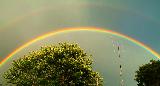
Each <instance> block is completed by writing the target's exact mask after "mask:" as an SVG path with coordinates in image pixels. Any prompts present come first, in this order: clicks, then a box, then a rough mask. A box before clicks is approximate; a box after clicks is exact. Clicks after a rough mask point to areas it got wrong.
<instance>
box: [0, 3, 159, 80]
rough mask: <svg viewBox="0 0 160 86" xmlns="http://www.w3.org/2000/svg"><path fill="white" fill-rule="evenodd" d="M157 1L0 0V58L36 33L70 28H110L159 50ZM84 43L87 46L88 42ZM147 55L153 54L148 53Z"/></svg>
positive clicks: (36, 34) (32, 37)
mask: <svg viewBox="0 0 160 86" xmlns="http://www.w3.org/2000/svg"><path fill="white" fill-rule="evenodd" d="M159 3H160V1H159V0H152V1H151V0H0V61H2V59H4V58H5V57H6V56H7V55H8V54H9V53H11V52H12V51H14V50H15V49H16V48H17V47H19V46H21V45H23V44H25V43H26V42H28V41H29V40H31V39H34V38H35V37H37V36H40V35H43V34H45V33H48V32H51V31H55V30H58V29H62V28H73V27H98V28H103V29H106V30H113V31H116V32H119V33H122V34H125V35H128V36H130V37H132V38H134V39H136V40H138V41H140V42H142V43H144V44H146V45H147V46H149V47H151V48H152V49H153V50H155V51H156V52H158V53H160V45H159V44H160V40H159V38H160V26H159V25H160V16H159V15H160V11H159V8H160V5H159ZM88 34H89V33H88ZM87 36H88V35H87ZM90 36H91V35H90ZM95 36H96V37H97V36H98V35H95ZM62 37H63V36H62ZM77 37H78V38H79V36H77ZM96 37H94V38H96ZM75 38H76V37H75ZM84 38H85V37H82V38H79V40H78V41H77V42H80V43H82V44H81V45H83V46H84V44H83V43H84V42H82V41H83V40H84ZM102 38H103V37H102ZM65 39H67V38H65ZM90 39H91V38H90ZM61 40H64V38H63V39H61ZM70 40H71V39H70ZM74 40H75V39H73V40H72V41H74ZM92 41H93V40H92ZM101 41H102V40H101ZM87 43H88V45H90V42H87ZM104 43H106V42H104ZM122 43H123V42H122ZM128 43H130V42H127V44H128ZM131 44H132V43H131ZM123 45H125V43H124V44H123ZM126 46H127V45H126ZM133 46H134V44H133ZM133 46H130V47H133ZM97 47H99V46H97ZM84 48H88V47H84ZM136 48H138V49H140V50H141V48H139V47H134V49H133V50H135V49H136ZM89 49H90V48H89ZM96 49H97V48H96ZM96 49H95V51H97V52H98V49H97V50H96ZM126 49H129V50H130V49H131V48H129V47H127V48H126ZM93 50H94V49H93ZM110 50H112V49H110ZM131 51H132V50H131ZM131 51H130V52H131ZM142 51H143V50H142ZM132 52H133V51H132ZM134 52H135V51H134ZM144 52H145V50H144V51H143V52H142V53H144ZM130 54H131V53H127V54H126V55H130ZM132 54H133V53H132ZM96 55H98V54H96ZM111 55H112V54H111ZM141 55H142V54H139V56H141ZM147 55H148V56H151V57H152V55H150V54H149V53H148V54H147ZM153 57H154V56H153ZM126 59H127V58H126ZM143 60H144V59H141V62H144V61H143ZM101 61H102V60H101ZM135 61H136V60H135ZM147 61H148V60H146V61H145V62H147ZM137 65H138V63H137ZM126 68H128V67H126ZM135 68H136V67H135ZM132 72H133V71H132ZM126 80H127V79H126Z"/></svg>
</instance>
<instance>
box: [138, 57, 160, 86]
mask: <svg viewBox="0 0 160 86" xmlns="http://www.w3.org/2000/svg"><path fill="white" fill-rule="evenodd" d="M135 80H136V81H137V82H138V86H160V61H159V60H158V61H155V60H150V63H148V64H145V65H142V66H140V67H139V70H138V71H136V75H135Z"/></svg>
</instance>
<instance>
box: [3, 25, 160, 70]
mask: <svg viewBox="0 0 160 86" xmlns="http://www.w3.org/2000/svg"><path fill="white" fill-rule="evenodd" d="M73 31H95V32H103V33H108V34H112V35H115V36H118V37H122V38H124V39H127V40H129V41H131V42H133V43H135V44H137V45H139V46H141V47H142V48H144V49H146V50H147V51H149V52H150V53H152V54H153V55H154V56H156V57H158V58H160V55H159V54H158V53H157V52H155V51H154V50H153V49H151V48H150V47H148V46H146V45H145V44H143V43H141V42H139V41H137V40H135V39H133V38H131V37H129V36H126V35H124V34H121V33H118V32H114V31H112V30H106V29H101V28H95V27H78V28H64V29H60V30H57V31H53V32H49V33H46V34H44V35H41V36H38V37H36V38H34V39H32V40H30V41H29V42H27V43H25V44H24V45H22V46H20V47H18V48H17V49H15V50H14V51H13V52H12V53H10V54H9V55H8V56H7V57H6V58H5V59H3V60H2V61H1V62H0V67H1V66H2V65H3V64H5V62H7V60H9V59H10V58H12V56H14V55H15V54H16V53H18V52H19V51H21V50H22V49H24V48H26V47H28V46H29V45H31V44H32V43H35V42H37V41H39V40H42V39H45V38H47V37H50V36H53V35H56V34H59V33H66V32H73Z"/></svg>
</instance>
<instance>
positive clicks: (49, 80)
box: [4, 42, 102, 86]
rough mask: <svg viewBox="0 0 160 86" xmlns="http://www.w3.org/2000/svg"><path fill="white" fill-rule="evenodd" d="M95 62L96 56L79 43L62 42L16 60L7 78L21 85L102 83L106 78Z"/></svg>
mask: <svg viewBox="0 0 160 86" xmlns="http://www.w3.org/2000/svg"><path fill="white" fill-rule="evenodd" d="M92 63H93V61H92V56H91V55H87V54H86V53H85V52H84V50H83V49H81V48H80V46H78V44H70V43H66V42H65V43H59V44H58V45H50V46H44V47H41V49H40V50H37V51H33V52H30V53H29V54H28V55H25V56H24V57H22V58H20V59H17V60H15V61H13V64H12V68H10V69H9V70H8V71H7V72H5V74H4V78H6V79H7V80H8V83H12V84H16V85H19V86H22V85H23V86H32V85H34V86H39V85H40V86H90V85H94V84H97V83H98V86H101V85H102V78H100V75H99V74H98V73H97V72H94V71H93V70H92V67H91V64H92Z"/></svg>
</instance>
